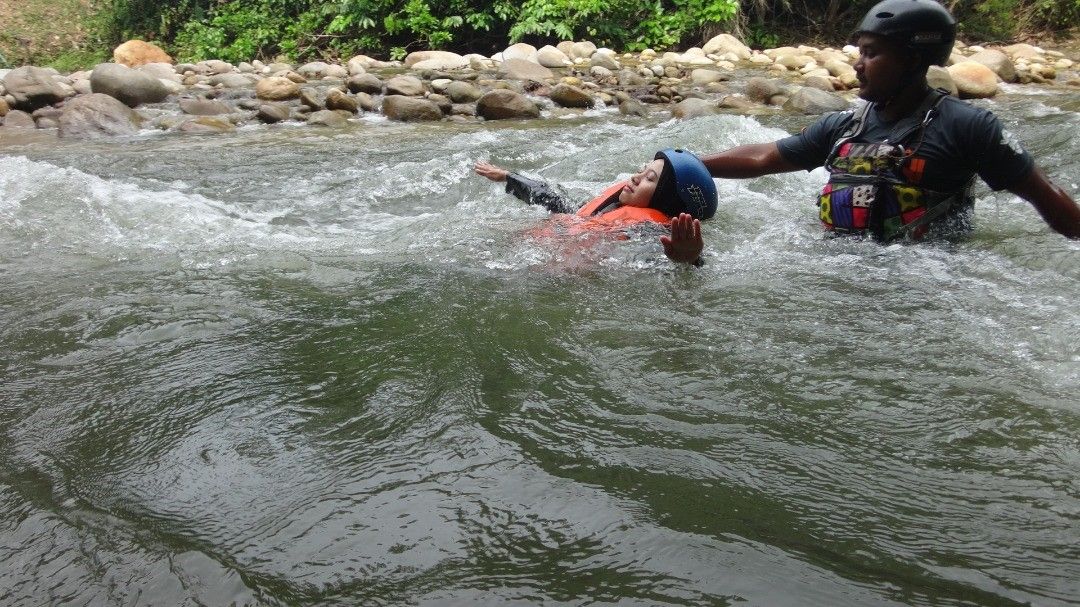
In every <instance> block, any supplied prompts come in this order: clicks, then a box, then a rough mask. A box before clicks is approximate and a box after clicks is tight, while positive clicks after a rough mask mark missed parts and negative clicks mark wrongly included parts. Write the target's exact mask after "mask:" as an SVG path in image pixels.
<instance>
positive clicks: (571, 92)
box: [549, 83, 596, 108]
mask: <svg viewBox="0 0 1080 607" xmlns="http://www.w3.org/2000/svg"><path fill="white" fill-rule="evenodd" d="M549 97H551V100H552V101H554V102H555V103H557V104H559V105H561V106H562V107H578V108H588V107H592V106H593V105H595V104H596V100H594V99H593V96H592V95H590V94H589V93H587V92H585V91H584V90H582V89H579V88H578V87H576V86H573V85H569V84H564V83H560V84H556V85H555V88H553V89H551V94H550V95H549Z"/></svg>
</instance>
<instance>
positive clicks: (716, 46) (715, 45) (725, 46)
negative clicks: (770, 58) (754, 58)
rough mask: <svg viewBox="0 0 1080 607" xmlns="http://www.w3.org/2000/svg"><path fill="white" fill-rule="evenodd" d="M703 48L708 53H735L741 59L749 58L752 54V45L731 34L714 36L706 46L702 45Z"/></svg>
mask: <svg viewBox="0 0 1080 607" xmlns="http://www.w3.org/2000/svg"><path fill="white" fill-rule="evenodd" d="M701 50H703V51H705V54H706V55H713V54H716V55H723V54H725V53H734V54H735V55H737V56H738V57H739V59H749V58H750V55H751V54H752V52H751V50H750V47H748V46H746V45H745V44H743V43H742V42H741V41H740V40H739V39H738V38H736V37H735V36H732V35H731V34H720V35H719V36H713V37H712V38H711V39H709V41H708V42H706V43H705V46H703V47H701Z"/></svg>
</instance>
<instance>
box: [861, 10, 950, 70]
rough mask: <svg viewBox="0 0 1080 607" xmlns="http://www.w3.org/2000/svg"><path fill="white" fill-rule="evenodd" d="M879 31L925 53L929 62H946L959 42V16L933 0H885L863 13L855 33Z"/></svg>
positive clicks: (914, 49)
mask: <svg viewBox="0 0 1080 607" xmlns="http://www.w3.org/2000/svg"><path fill="white" fill-rule="evenodd" d="M859 34H877V35H879V36H885V37H887V38H892V39H893V40H897V41H899V42H901V43H903V44H905V45H906V46H907V47H908V48H909V49H911V50H913V51H919V52H921V53H924V55H925V56H926V58H927V61H928V63H930V64H932V65H945V62H946V61H948V60H949V55H950V54H951V53H952V47H953V43H954V42H956V19H953V16H952V15H950V14H949V11H947V10H945V7H944V6H941V5H940V4H938V3H937V2H934V0H884V1H883V2H879V3H877V4H875V5H874V8H871V9H870V11H869V12H867V13H866V16H865V17H863V20H862V23H860V24H859V28H858V29H857V30H855V34H854V36H855V37H858V36H859Z"/></svg>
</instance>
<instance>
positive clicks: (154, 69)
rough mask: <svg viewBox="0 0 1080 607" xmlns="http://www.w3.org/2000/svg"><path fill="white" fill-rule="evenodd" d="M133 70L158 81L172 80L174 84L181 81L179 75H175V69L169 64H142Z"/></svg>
mask: <svg viewBox="0 0 1080 607" xmlns="http://www.w3.org/2000/svg"><path fill="white" fill-rule="evenodd" d="M135 69H136V70H138V71H140V72H142V73H144V74H147V75H149V76H153V77H154V78H157V79H158V80H172V81H174V82H180V80H181V78H180V74H177V73H176V68H174V67H173V66H172V65H171V64H169V63H144V64H143V65H140V66H139V67H137V68H135Z"/></svg>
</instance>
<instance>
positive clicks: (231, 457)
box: [0, 87, 1080, 606]
mask: <svg viewBox="0 0 1080 607" xmlns="http://www.w3.org/2000/svg"><path fill="white" fill-rule="evenodd" d="M983 103H985V104H986V105H988V106H989V107H991V108H993V109H994V110H995V111H996V112H997V113H998V114H999V115H1000V116H1001V117H1002V119H1003V120H1004V121H1005V122H1006V123H1007V125H1008V126H1009V127H1010V128H1011V129H1013V130H1014V131H1015V132H1016V133H1017V134H1018V135H1019V136H1020V137H1021V139H1022V140H1023V141H1024V142H1025V144H1026V145H1027V147H1028V148H1029V150H1030V151H1032V152H1033V153H1034V154H1035V155H1036V157H1037V158H1038V161H1039V163H1040V165H1041V166H1043V167H1044V168H1046V169H1047V172H1048V173H1050V174H1051V175H1053V176H1055V177H1056V180H1057V181H1058V183H1059V184H1061V185H1062V186H1063V187H1064V188H1065V189H1066V190H1067V191H1069V192H1070V193H1071V194H1072V195H1073V196H1074V197H1080V186H1078V184H1077V178H1076V175H1077V174H1078V173H1080V140H1078V139H1077V137H1076V134H1077V133H1078V132H1080V128H1078V127H1080V113H1078V111H1080V94H1078V93H1072V94H1071V96H1062V95H1061V94H1060V93H1057V92H1054V93H1052V94H1051V92H1050V91H1049V90H1045V89H1037V88H1032V87H1027V88H1019V87H1016V88H1010V89H1009V91H1008V94H1006V95H1004V96H1003V97H1000V98H998V99H997V100H995V101H993V102H983ZM807 120H808V119H803V118H793V117H783V116H779V115H764V116H758V117H755V118H750V117H741V116H732V115H723V116H715V117H709V118H700V119H694V120H690V121H686V122H673V121H665V120H664V119H663V117H660V116H658V117H656V118H652V119H629V118H624V117H621V116H620V115H619V114H618V113H617V112H614V111H613V110H610V109H607V110H596V111H590V112H589V113H587V114H585V115H568V116H565V117H551V118H549V119H547V120H543V121H535V122H523V123H489V124H486V125H464V124H451V123H441V124H423V125H419V124H401V123H391V122H386V121H383V120H379V119H374V118H371V119H368V118H365V119H361V120H357V121H354V122H353V123H352V124H350V126H349V127H348V128H347V129H345V130H339V131H328V130H327V131H322V130H318V129H316V128H309V127H264V126H259V127H245V128H243V129H241V130H239V131H238V132H236V133H234V134H228V135H216V136H195V135H189V136H177V135H162V134H150V133H148V134H145V135H142V136H139V137H136V138H134V139H130V140H114V141H106V142H95V143H85V142H68V141H59V142H58V141H55V140H52V139H41V138H37V137H29V138H22V139H14V138H12V137H10V136H9V137H8V138H7V139H6V140H5V143H4V144H3V146H2V147H0V197H2V200H0V361H2V368H3V380H2V384H0V604H3V605H43V604H54V605H112V604H115V605H229V604H236V605H264V604H265V605H301V604H311V605H404V604H421V605H466V604H469V605H471V604H475V603H481V604H545V605H585V604H619V605H658V604H670V605H727V604H751V605H769V606H775V605H974V604H978V605H1021V604H1037V605H1064V604H1070V603H1071V604H1076V603H1075V602H1076V601H1077V597H1080V548H1078V546H1080V402H1078V399H1077V394H1080V306H1078V305H1077V302H1078V301H1080V245H1078V243H1075V242H1069V241H1067V240H1065V239H1064V238H1061V237H1059V236H1057V235H1056V234H1053V233H1052V232H1050V230H1049V229H1048V228H1047V227H1046V226H1045V224H1043V223H1042V221H1041V220H1040V219H1039V218H1038V216H1037V214H1036V213H1035V212H1034V211H1033V210H1032V209H1031V207H1030V206H1029V205H1027V204H1026V203H1024V202H1023V201H1020V200H1019V199H1016V198H1015V197H1013V196H1011V195H1008V194H1004V193H993V192H990V191H989V190H988V189H986V188H985V186H982V189H980V190H979V193H978V203H977V226H976V229H975V232H974V234H973V235H972V236H971V237H969V238H966V239H964V240H960V241H956V242H938V243H932V244H924V245H915V246H909V245H892V246H879V245H876V244H873V243H868V242H857V241H852V240H847V239H836V240H825V239H823V238H822V234H821V230H820V228H819V226H818V225H817V222H816V218H815V211H816V209H815V207H814V206H813V204H812V200H813V195H814V191H815V189H816V188H817V187H818V186H819V185H820V184H821V183H822V182H823V180H824V177H823V174H822V173H821V172H820V171H817V172H813V173H798V174H787V175H780V176H770V177H765V178H761V179H755V180H749V181H724V182H718V188H719V191H720V196H721V209H720V211H719V213H718V215H717V217H716V218H715V219H714V220H712V221H710V222H708V223H707V224H706V225H705V228H704V232H705V237H706V239H707V241H708V254H707V257H706V262H707V263H706V265H705V267H703V268H700V269H692V268H686V267H675V266H673V265H672V264H670V263H668V262H667V261H666V260H665V259H664V258H663V256H662V254H661V253H660V248H659V245H658V244H657V242H656V234H655V233H650V234H640V235H634V236H632V237H631V238H630V240H624V241H612V240H606V239H601V240H596V239H590V240H582V239H581V238H580V237H567V236H560V235H558V234H554V233H553V232H554V230H552V229H550V223H548V222H547V214H546V213H545V212H544V211H542V210H540V209H537V208H532V207H527V206H525V205H523V204H521V203H520V202H519V201H517V200H516V199H514V198H512V197H511V196H509V195H507V194H505V193H504V192H502V190H501V188H500V187H499V186H497V185H495V184H492V183H490V182H487V181H485V180H483V179H481V178H479V177H476V176H474V175H472V174H471V173H470V168H471V166H472V163H473V162H475V161H476V160H478V159H485V160H490V161H493V162H496V163H499V164H503V165H505V166H509V167H511V168H514V169H517V170H521V171H526V172H529V173H531V174H533V175H538V176H542V177H545V178H548V179H550V180H553V181H557V182H560V183H562V184H563V185H564V186H565V188H566V190H567V191H568V192H569V193H570V194H571V195H573V196H576V197H578V198H580V199H582V200H585V199H587V198H588V197H589V196H590V194H592V193H595V192H597V191H599V190H600V189H601V188H603V187H604V186H606V185H607V184H608V183H609V182H611V181H613V178H614V177H615V176H620V175H621V176H626V175H627V174H629V173H630V172H632V171H633V170H635V169H636V168H637V167H638V166H639V165H640V164H641V163H642V162H643V161H644V160H646V159H648V158H649V157H651V155H652V153H653V152H654V151H655V150H657V149H659V148H662V147H667V146H679V147H684V148H687V149H690V150H693V151H697V152H710V151H718V150H720V149H724V148H727V147H730V146H732V145H736V144H743V143H753V142H761V141H769V140H772V139H774V138H776V137H779V136H782V135H783V134H784V133H785V132H792V131H795V130H797V129H798V128H801V126H803V125H805V124H806V123H807ZM545 226H548V227H546V228H545Z"/></svg>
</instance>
